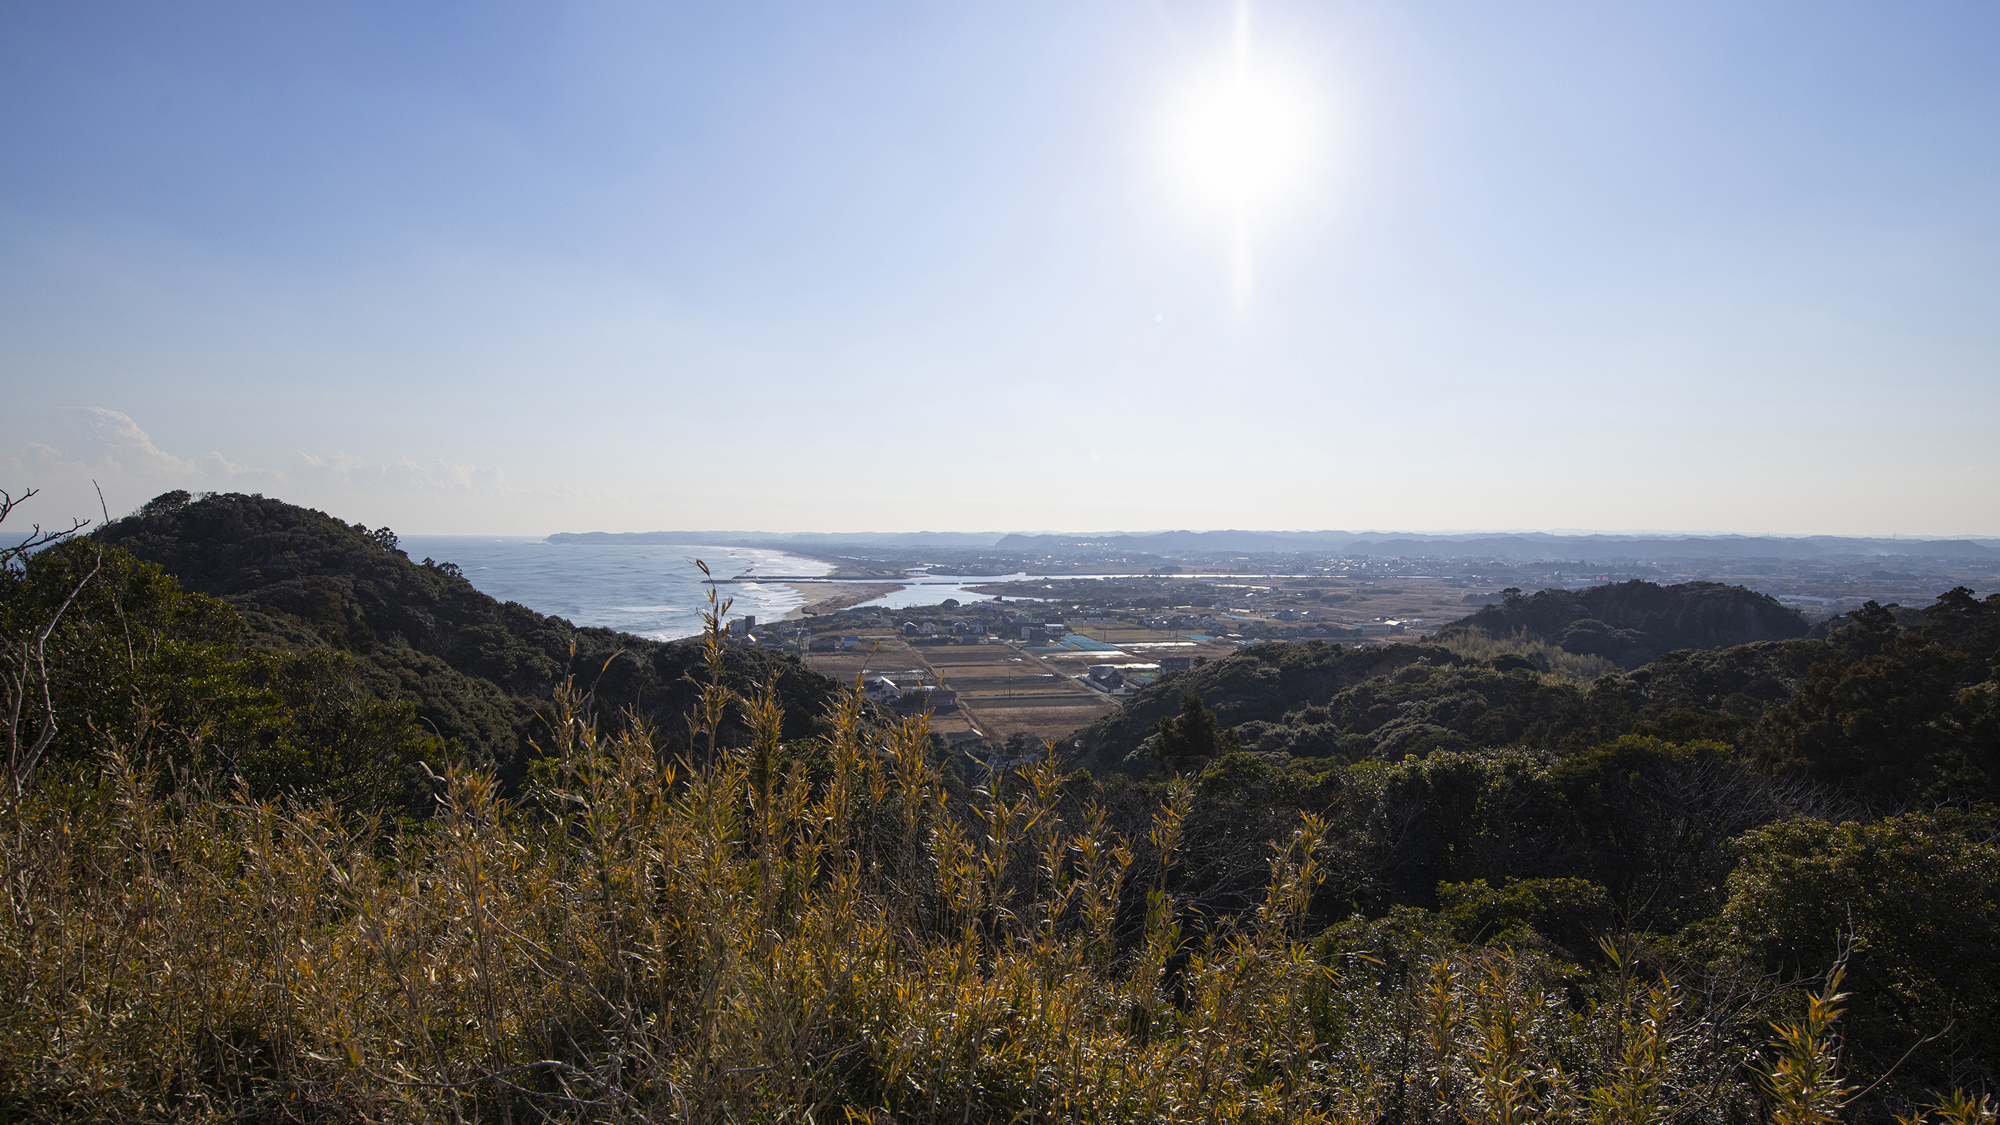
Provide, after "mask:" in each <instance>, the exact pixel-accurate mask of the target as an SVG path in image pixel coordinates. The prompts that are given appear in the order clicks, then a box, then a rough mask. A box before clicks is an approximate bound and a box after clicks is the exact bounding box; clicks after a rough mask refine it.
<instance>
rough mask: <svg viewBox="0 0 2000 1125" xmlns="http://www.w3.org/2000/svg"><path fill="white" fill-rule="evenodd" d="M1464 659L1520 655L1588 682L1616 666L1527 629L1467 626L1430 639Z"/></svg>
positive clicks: (1552, 671)
mask: <svg viewBox="0 0 2000 1125" xmlns="http://www.w3.org/2000/svg"><path fill="white" fill-rule="evenodd" d="M1433 643H1434V644H1438V645H1442V646H1443V647H1445V648H1447V649H1449V650H1451V651H1452V652H1454V653H1456V654H1457V655H1459V656H1462V657H1465V658H1466V659H1467V660H1491V659H1493V658H1494V657H1496V656H1506V655H1512V656H1519V657H1521V658H1522V659H1524V660H1526V661H1528V662H1529V663H1530V664H1533V665H1534V666H1535V667H1536V668H1538V669H1540V670H1541V671H1543V672H1545V673H1548V674H1550V675H1556V676H1562V677H1565V678H1568V679H1572V680H1582V681H1584V682H1586V683H1587V682H1589V681H1591V680H1595V679H1596V678H1597V677H1599V676H1602V675H1604V674H1605V673H1607V672H1615V671H1617V670H1618V665H1616V664H1614V663H1612V662H1611V661H1610V660H1608V659H1606V658H1604V657H1602V656H1589V655H1582V654H1578V653H1574V652H1570V651H1569V650H1567V649H1563V648H1558V647H1557V646H1555V645H1552V644H1549V643H1548V642H1546V641H1537V640H1531V639H1529V638H1528V636H1527V634H1526V631H1525V630H1523V631H1521V632H1518V633H1516V634H1515V635H1513V636H1511V637H1495V636H1493V635H1492V634H1490V633H1487V632H1485V631H1484V630H1481V629H1468V630H1466V631H1465V632H1463V633H1453V634H1451V635H1449V636H1445V637H1441V638H1438V639H1436V640H1435V641H1433Z"/></svg>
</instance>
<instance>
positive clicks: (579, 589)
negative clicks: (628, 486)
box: [401, 535, 1119, 641]
mask: <svg viewBox="0 0 2000 1125" xmlns="http://www.w3.org/2000/svg"><path fill="white" fill-rule="evenodd" d="M401 546H402V549H403V551H404V552H405V553H406V554H408V555H409V556H410V558H411V560H412V561H417V562H421V561H423V560H424V559H425V558H432V559H436V560H437V561H438V562H441V563H445V562H449V563H457V564H458V566H459V569H460V570H463V571H464V572H465V577H466V578H467V579H468V580H470V581H471V583H472V586H473V588H474V589H476V590H478V591H479V592H480V593H482V594H489V595H491V596H493V597H495V598H498V599H500V600H501V601H503V602H520V603H521V604H522V605H524V606H527V607H528V608H529V609H532V610H534V611H535V612H536V613H546V614H550V615H552V616H555V617H562V618H566V619H568V620H569V621H570V622H572V623H574V624H577V625H593V626H601V627H603V628H606V629H616V630H618V631H619V632H622V633H632V634H634V635H636V636H641V637H648V638H651V639H653V640H656V641H673V640H679V639H681V638H682V637H692V636H696V635H698V634H699V633H700V632H701V627H702V625H701V615H702V613H703V612H704V611H705V610H707V608H708V586H707V585H706V584H704V583H703V582H702V580H701V572H700V571H699V570H696V569H695V565H694V560H696V559H700V560H702V561H703V562H706V563H707V564H708V568H709V570H710V572H712V573H713V574H714V575H715V577H717V578H726V579H733V580H734V581H729V582H724V583H721V584H720V585H718V586H717V589H718V590H719V591H720V592H721V594H722V597H724V598H725V599H728V600H729V601H731V602H732V604H731V606H730V608H729V614H728V616H730V617H743V616H746V615H748V616H753V617H755V618H757V619H758V620H759V621H775V620H777V619H779V618H782V617H784V616H785V615H786V614H788V613H790V612H791V611H793V610H795V609H797V608H799V607H800V606H802V605H806V604H809V603H811V602H815V601H818V600H819V599H820V598H821V597H823V596H825V590H824V588H823V587H822V586H821V585H820V584H819V583H820V582H821V581H824V580H823V579H821V578H820V576H821V575H825V574H829V573H831V572H832V571H833V567H832V566H830V565H829V564H827V563H824V562H821V561H820V560H818V559H810V558H806V557H804V556H802V555H793V554H787V553H786V552H784V551H767V550H762V549H760V548H755V547H714V546H703V545H701V544H696V543H689V544H679V543H644V544H623V543H620V544H610V543H561V544H557V543H549V542H545V541H544V540H541V539H538V538H529V537H526V536H492V535H406V536H403V537H402V540H401ZM759 576H767V577H766V578H765V580H762V581H760V580H759ZM1028 577H1029V575H1028V574H1027V572H1025V571H1024V572H1019V573H1015V574H1003V575H967V574H934V573H928V572H925V571H921V570H914V571H911V572H909V575H908V576H907V577H905V578H903V579H902V580H901V581H903V582H904V583H906V584H905V585H903V586H901V587H900V588H898V589H895V590H891V591H890V592H888V593H886V594H884V595H882V596H881V597H878V598H876V599H874V600H873V601H867V602H863V603H861V604H862V605H867V606H881V607H883V608H885V609H902V608H904V607H905V606H919V605H936V604H937V603H939V602H941V601H943V600H945V599H946V598H956V599H958V600H959V601H961V602H974V601H984V600H985V599H986V597H987V595H985V594H977V593H973V592H972V591H971V590H969V589H967V587H970V586H983V585H986V584H988V583H994V582H1020V581H1024V580H1026V579H1027V578H1028ZM1065 577H1070V578H1098V577H1119V576H1117V575H1066V576H1065ZM787 578H791V579H801V580H802V581H797V582H789V583H788V582H785V581H782V579H787ZM846 581H854V582H865V581H869V580H868V579H848V580H846ZM876 581H893V579H891V580H882V579H877V580H876ZM1011 600H1014V601H1021V600H1028V601H1034V600H1038V599H1034V598H1028V599H1020V598H1015V599H1011Z"/></svg>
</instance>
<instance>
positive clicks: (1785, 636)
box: [1437, 580, 1807, 668]
mask: <svg viewBox="0 0 2000 1125" xmlns="http://www.w3.org/2000/svg"><path fill="white" fill-rule="evenodd" d="M1806 631H1807V626H1806V622H1805V619H1804V618H1802V617H1800V616H1799V614H1798V613H1797V611H1795V610H1791V609H1787V608H1785V607H1784V606H1782V605H1780V604H1778V602H1777V600H1776V599H1774V598H1772V597H1770V596H1768V595H1765V594H1759V593H1755V592H1753V591H1750V590H1745V589H1743V588H1742V587H1741V586H1725V585H1723V584H1721V583H1719V582H1686V583H1682V584H1680V585H1678V586H1656V585H1654V584H1653V583H1651V582H1644V581H1638V580H1634V581H1631V582H1619V583H1615V584H1612V585H1606V586H1591V587H1587V588H1585V589H1582V590H1543V591H1541V592H1539V593H1536V594H1530V595H1527V596H1522V595H1521V594H1520V593H1519V591H1513V592H1511V593H1510V594H1509V595H1508V596H1507V597H1506V598H1505V599H1504V600H1503V601H1501V602H1500V603H1499V604H1497V605H1489V606H1485V607H1484V608H1482V609H1480V610H1479V612H1477V613H1474V614H1473V615H1472V616H1470V617H1467V618H1464V619H1463V620H1460V621H1454V622H1452V623H1451V624H1449V625H1446V626H1445V627H1444V628H1442V629H1440V630H1438V633H1437V639H1438V640H1439V641H1446V640H1448V639H1449V638H1451V637H1453V636H1457V635H1463V634H1469V633H1483V634H1485V635H1486V636H1488V637H1491V638H1495V639H1501V640H1508V639H1517V638H1518V639H1519V640H1522V641H1525V642H1529V643H1539V644H1545V645H1553V646H1555V647H1557V648H1560V649H1562V650H1563V651H1565V652H1569V653H1574V654H1576V655H1578V656H1598V657H1603V658H1605V659H1607V660H1610V661H1612V662H1614V663H1616V664H1617V665H1619V666H1620V667H1623V668H1636V667H1638V666H1639V665H1641V664H1644V663H1646V662H1648V661H1650V660H1653V659H1654V658H1656V657H1658V656H1659V655H1661V654H1662V653H1667V652H1672V651H1674V650H1676V649H1691V648H1724V647H1727V646H1730V645H1740V644H1750V643H1752V642H1755V641H1783V640H1791V639H1793V638H1795V637H1803V636H1805V635H1806Z"/></svg>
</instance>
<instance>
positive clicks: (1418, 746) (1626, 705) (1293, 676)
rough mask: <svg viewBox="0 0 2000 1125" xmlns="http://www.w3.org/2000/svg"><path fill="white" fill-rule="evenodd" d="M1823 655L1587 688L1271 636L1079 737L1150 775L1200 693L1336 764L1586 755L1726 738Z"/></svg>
mask: <svg viewBox="0 0 2000 1125" xmlns="http://www.w3.org/2000/svg"><path fill="white" fill-rule="evenodd" d="M1823 653H1824V646H1823V645H1822V644H1821V643H1820V642H1816V641H1803V640H1801V641H1782V642H1773V641H1766V642H1761V643H1757V644H1748V645H1739V646H1736V647H1732V648H1727V649H1721V650H1716V651H1699V650H1693V651H1685V652H1676V653H1673V654H1671V655H1670V656H1668V657H1665V658H1663V659H1661V660H1659V661H1657V662H1655V663H1653V664H1651V665H1649V666H1647V667H1646V668H1643V669H1639V670H1637V671H1634V672H1631V673H1627V674H1623V675H1612V676H1606V677H1604V678H1602V679H1600V680H1599V681H1598V682H1596V683H1594V684H1581V683H1578V682H1576V681H1568V680H1562V679H1560V678H1557V677H1548V676H1544V675H1541V674H1539V673H1537V672H1536V670H1535V669H1534V668H1533V666H1532V665H1531V664H1530V663H1529V662H1528V661H1526V660H1523V659H1520V658H1518V657H1512V656H1503V657H1500V658H1499V659H1497V660H1493V661H1490V662H1489V661H1479V660H1468V659H1464V658H1461V657H1459V656H1457V655H1455V654H1454V653H1452V652H1451V651H1450V650H1449V649H1447V648H1445V647H1443V646H1441V645H1435V644H1401V645H1384V646H1380V647H1375V648H1346V647H1343V646H1340V645H1335V644H1327V643H1326V642H1323V641H1310V642H1305V643H1293V644H1263V645H1255V646H1252V647H1250V648H1246V649H1244V650H1242V651H1241V652H1238V653H1234V654H1232V655H1230V656H1228V657H1225V658H1223V659H1221V660H1218V661H1214V662H1211V663H1209V664H1206V665H1203V666H1201V667H1199V668H1196V669H1194V670H1193V671H1191V672H1185V673H1180V674H1176V675H1172V676H1167V677H1164V678H1162V679H1161V680H1160V681H1159V682H1157V683H1155V684H1152V685H1150V686H1148V687H1146V688H1144V689H1143V690H1141V691H1140V692H1139V693H1138V694H1137V695H1135V696H1133V697H1132V698H1131V699H1130V700H1129V701H1127V702H1126V704H1125V705H1124V706H1123V707H1121V708H1120V709H1119V710H1117V711H1115V712H1113V713H1111V714H1109V715H1106V716H1105V717H1104V718H1102V719H1099V720H1098V721H1097V722H1095V723H1093V724H1091V725H1090V726H1088V727H1085V728H1084V729H1082V730H1080V731H1078V732H1076V734H1075V735H1073V736H1072V738H1071V741H1072V742H1080V743H1081V744H1082V746H1081V752H1082V754H1083V756H1084V761H1086V762H1087V763H1088V764H1090V765H1091V766H1092V767H1093V768H1095V769H1100V770H1119V771H1128V772H1135V773H1141V774H1143V773H1146V772H1149V771H1151V770H1153V769H1155V768H1157V762H1156V760H1155V759H1154V757H1153V755H1152V754H1151V753H1150V749H1149V748H1150V747H1151V745H1152V743H1151V741H1150V739H1151V738H1152V733H1153V730H1154V726H1155V724H1157V723H1158V722H1160V720H1162V719H1166V718H1169V717H1171V716H1173V715H1175V714H1176V713H1177V712H1178V711H1179V710H1180V708H1181V698H1182V696H1184V695H1189V694H1192V695H1195V696H1198V697H1200V698H1201V700H1202V701H1203V702H1204V703H1205V704H1206V705H1207V706H1208V707H1209V708H1210V709H1211V710H1212V711H1213V713H1214V715H1215V717H1216V721H1217V722H1218V723H1219V724H1220V725H1221V726H1223V727H1228V728H1233V729H1234V731H1235V734H1236V736H1237V737H1238V738H1239V739H1240V740H1241V742H1242V746H1243V749H1245V750H1247V751H1252V752H1258V753H1264V754H1272V753H1278V754H1285V755H1290V756H1291V757H1294V758H1300V759H1307V760H1325V761H1326V762H1327V763H1328V764H1329V765H1332V764H1337V763H1344V762H1355V761H1364V760H1371V759H1373V760H1381V761H1391V762H1393V761H1400V760H1401V759H1402V758H1403V757H1404V756H1405V755H1409V754H1415V755H1418V756H1425V755H1428V754H1430V753H1432V752H1434V751H1439V750H1449V751H1470V750H1473V749H1477V748H1490V747H1501V746H1514V745H1527V746H1536V747H1544V748H1547V749H1551V750H1558V751H1565V752H1575V751H1579V750H1582V749H1584V748H1587V747H1589V746H1592V745H1595V744H1597V743H1600V742H1603V741H1605V740H1608V739H1611V738H1615V737H1617V736H1619V735H1621V734H1626V733H1629V732H1631V731H1633V730H1635V729H1636V730H1640V731H1644V732H1647V733H1666V734H1671V735H1673V736H1675V737H1719V738H1725V739H1727V738H1734V737H1737V736H1738V735H1740V734H1742V733H1743V732H1744V731H1746V730H1748V729H1749V728H1750V727H1752V726H1754V724H1755V723H1757V722H1758V721H1759V720H1760V719H1761V718H1762V717H1763V716H1764V715H1765V714H1766V713H1767V712H1768V711H1770V710H1771V709H1772V708H1775V707H1778V706H1781V705H1782V704H1784V703H1785V702H1786V701H1787V700H1790V699H1791V698H1792V697H1793V695H1794V694H1795V693H1796V692H1797V691H1798V690H1799V687H1800V685H1801V683H1803V682H1804V679H1805V677H1806V675H1807V672H1808V670H1809V668H1810V666H1811V665H1812V663H1813V661H1814V660H1815V659H1818V658H1820V657H1821V656H1822V655H1823Z"/></svg>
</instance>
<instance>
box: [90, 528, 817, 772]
mask: <svg viewBox="0 0 2000 1125" xmlns="http://www.w3.org/2000/svg"><path fill="white" fill-rule="evenodd" d="M97 537H98V539H99V540H100V541H101V542H103V543H106V544H109V545H112V546H115V547H119V548H122V549H124V550H126V551H129V552H131V553H132V554H133V555H136V556H137V557H138V558H140V559H142V560H144V561H146V562H149V563H154V564H157V565H158V566H160V567H161V568H163V569H164V570H165V571H166V572H167V574H169V575H171V576H172V577H173V578H175V579H176V580H178V581H179V582H180V584H181V585H182V586H184V587H186V588H187V589H189V590H192V591H195V592H198V593H201V594H207V595H211V596H214V597H217V598H220V599H222V600H223V601H224V602H227V603H228V604H229V605H231V606H233V607H235V609H236V610H237V611H238V613H239V614H240V615H241V617H242V622H243V636H244V641H245V643H246V644H248V645H251V646H253V647H257V648H261V649H264V650H267V651H274V652H303V651H307V650H311V649H314V648H320V647H323V648H328V649H333V650H335V651H338V652H341V653H346V654H349V655H351V657H352V659H353V661H354V666H355V669H356V671H357V672H358V673H359V675H360V677H361V679H362V681H363V683H364V684H365V685H366V687H367V689H368V690H369V692H370V693H371V694H373V695H375V696H377V697H379V698H382V699H385V700H399V701H407V702H409V703H411V704H413V705H414V706H415V708H416V713H417V716H418V717H419V718H420V719H421V720H422V721H423V723H424V724H425V725H426V726H427V727H429V728H431V729H433V730H435V731H436V732H437V733H438V734H440V735H442V736H443V737H444V738H445V739H447V740H449V741H450V742H451V743H454V744H456V746H457V747H458V748H459V751H460V752H461V753H462V754H463V755H464V757H465V759H466V760H467V761H468V762H470V763H474V764H486V765H492V766H495V767H498V768H499V769H500V770H501V771H502V773H503V775H509V776H511V775H513V774H514V773H515V772H516V771H517V770H518V768H519V766H520V763H521V762H522V761H523V759H524V757H525V755H526V754H527V753H528V745H527V744H528V740H529V739H531V738H536V737H539V736H540V735H541V733H542V731H543V729H544V728H543V724H542V722H541V721H540V720H539V719H538V718H537V717H536V716H537V711H538V709H545V708H546V706H547V704H548V701H549V699H550V697H551V695H552V693H553V691H554V688H555V686H556V685H557V683H558V682H559V681H561V680H562V679H564V678H565V677H568V676H572V675H574V676H575V677H577V680H578V682H579V684H581V685H582V686H585V687H590V688H592V689H594V691H595V697H596V701H597V704H598V706H599V707H600V709H602V710H603V711H604V712H605V713H607V714H608V713H612V712H617V711H623V710H626V709H632V710H635V711H636V712H637V713H638V714H639V715H641V716H642V717H644V718H646V719H648V720H650V721H652V722H654V723H655V724H657V725H658V726H659V727H660V728H661V730H662V731H663V732H665V733H666V734H667V735H669V736H671V735H672V734H673V733H674V732H676V731H679V730H683V729H684V722H683V716H684V715H685V714H686V713H687V711H688V709H689V705H690V704H691V702H692V700H693V687H692V685H690V684H689V683H687V682H686V681H685V680H684V678H683V677H684V674H685V673H686V672H687V671H688V670H689V669H691V668H693V667H694V665H695V664H696V663H697V661H698V659H699V652H698V646H696V645H695V644H694V643H693V642H679V643H672V644H663V643H660V642H657V641H650V640H646V639H644V638H640V637H634V636H630V635H627V634H623V633H617V632H614V631H612V630H609V629H592V628H578V627H576V626H574V625H572V624H570V623H569V622H568V621H565V620H563V619H562V618H558V617H548V616H544V615H542V614H539V613H536V612H534V611H533V610H531V609H528V608H527V607H525V606H522V605H520V604H518V603H515V602H506V603H502V602H499V601H496V600H494V599H493V598H491V597H489V596H487V595H485V594H482V593H480V592H479V591H478V590H476V589H474V588H473V586H472V584H471V583H470V582H468V581H466V579H465V578H464V577H463V576H462V575H460V574H459V572H458V569H457V567H455V566H453V565H451V564H450V563H449V562H448V561H444V560H431V559H425V560H423V561H421V562H412V561H411V560H410V559H409V557H408V556H407V555H406V554H405V553H404V552H403V551H402V550H400V549H399V548H398V546H397V540H396V536H395V534H394V533H393V532H391V531H390V530H389V529H388V528H376V529H373V530H371V529H369V528H367V527H364V526H362V525H360V524H347V523H343V522H342V521H340V520H338V519H335V518H334V517H332V516H330V515H328V514H326V513H325V512H320V511H316V510H313V509H309V508H301V507H298V506H296V505H293V504H287V503H284V502H283V501H279V500H274V499H268V498H265V497H261V496H245V495H240V494H225V495H208V496H204V497H202V498H200V499H195V498H192V497H190V496H189V495H188V494H187V493H184V492H171V493H167V494H165V495H163V496H160V497H157V498H155V499H154V500H152V501H151V502H149V503H148V504H146V506H145V507H144V508H142V509H140V510H139V511H138V512H136V513H134V514H133V515H130V516H127V517H126V518H124V519H121V520H118V521H116V522H114V523H112V524H110V525H108V526H106V527H105V528H103V529H102V530H101V531H100V532H99V533H98V536H97ZM572 646H573V651H572ZM731 668H732V673H733V674H734V675H735V676H736V678H737V679H738V681H739V686H743V685H747V684H749V683H751V682H753V681H761V680H762V679H763V678H765V677H767V676H769V675H772V674H774V673H775V674H778V675H779V676H780V682H781V687H782V689H783V691H784V693H785V695H786V697H787V703H788V707H787V714H788V715H793V716H796V718H795V719H794V720H793V722H794V724H795V725H796V724H808V725H809V724H810V722H811V720H810V718H809V717H810V716H813V715H817V714H819V713H820V711H821V710H822V708H823V705H824V703H825V702H826V700H827V699H828V698H829V697H830V696H831V693H832V692H833V690H834V688H835V685H834V684H833V682H832V681H830V680H828V679H826V678H825V677H823V676H820V675H818V674H817V673H813V672H810V671H808V670H807V669H805V668H804V666H802V665H800V664H799V663H798V661H797V660H796V659H792V658H784V657H778V656H773V655H771V654H768V653H763V652H758V651H754V650H746V651H734V650H733V651H732V653H731ZM793 733H802V731H797V732H793Z"/></svg>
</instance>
